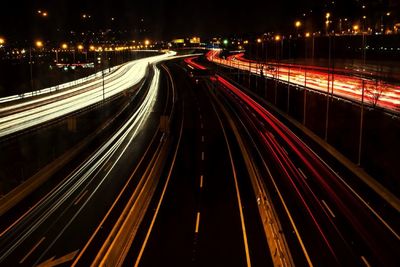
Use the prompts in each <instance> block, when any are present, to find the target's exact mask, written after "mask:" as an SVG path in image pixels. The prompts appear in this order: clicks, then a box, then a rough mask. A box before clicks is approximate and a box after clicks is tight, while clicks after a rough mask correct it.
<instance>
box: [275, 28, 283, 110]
mask: <svg viewBox="0 0 400 267" xmlns="http://www.w3.org/2000/svg"><path fill="white" fill-rule="evenodd" d="M278 44H279V45H282V46H283V38H282V37H281V36H280V35H276V36H275V57H276V63H277V64H276V77H275V96H274V97H275V101H274V103H275V105H276V104H277V101H278V80H279V63H280V61H279V58H280V57H279V50H280V49H279V48H280V47H279V46H278Z"/></svg>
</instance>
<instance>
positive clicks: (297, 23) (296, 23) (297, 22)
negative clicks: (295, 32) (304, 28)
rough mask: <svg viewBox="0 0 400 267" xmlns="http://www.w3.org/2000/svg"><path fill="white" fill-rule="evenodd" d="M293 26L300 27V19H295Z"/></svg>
mask: <svg viewBox="0 0 400 267" xmlns="http://www.w3.org/2000/svg"><path fill="white" fill-rule="evenodd" d="M294 26H295V27H296V28H299V27H301V21H300V20H298V21H296V22H295V23H294Z"/></svg>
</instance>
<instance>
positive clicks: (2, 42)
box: [0, 37, 6, 45]
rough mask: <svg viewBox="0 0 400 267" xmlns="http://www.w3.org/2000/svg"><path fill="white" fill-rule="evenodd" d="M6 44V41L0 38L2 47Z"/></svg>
mask: <svg viewBox="0 0 400 267" xmlns="http://www.w3.org/2000/svg"><path fill="white" fill-rule="evenodd" d="M5 43H6V39H4V38H3V37H0V45H4V44H5Z"/></svg>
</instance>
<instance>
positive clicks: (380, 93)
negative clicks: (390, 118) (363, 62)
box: [207, 50, 400, 113]
mask: <svg viewBox="0 0 400 267" xmlns="http://www.w3.org/2000/svg"><path fill="white" fill-rule="evenodd" d="M220 52H221V50H211V51H210V52H208V53H207V58H208V60H210V61H213V62H216V63H218V64H221V65H225V66H229V67H232V68H237V69H241V70H245V71H250V72H251V73H255V74H258V75H261V74H262V75H263V76H264V77H268V78H273V79H278V80H280V81H282V82H285V83H291V84H293V85H297V86H301V87H304V86H306V87H307V88H310V89H313V90H315V91H319V92H322V93H329V94H333V95H335V96H338V97H341V98H345V99H349V100H352V101H356V102H362V101H364V103H365V104H369V105H372V106H379V107H381V108H384V109H387V110H390V111H392V112H395V113H399V112H400V85H396V84H390V83H386V82H384V81H379V80H373V79H371V78H367V77H366V78H362V77H358V76H351V75H349V71H348V70H341V72H340V73H339V74H338V73H337V72H336V70H335V73H334V74H332V73H330V74H329V72H328V69H327V68H321V67H314V66H307V65H297V64H277V63H271V62H268V64H265V63H264V62H256V61H254V60H248V59H245V58H244V54H243V53H240V54H236V55H233V56H229V57H227V58H226V59H222V58H221V57H220V56H219V55H220ZM346 72H348V73H346ZM363 88H364V90H363ZM363 93H364V100H362V97H363Z"/></svg>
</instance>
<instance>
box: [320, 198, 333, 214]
mask: <svg viewBox="0 0 400 267" xmlns="http://www.w3.org/2000/svg"><path fill="white" fill-rule="evenodd" d="M322 204H324V206H325V208H326V209H327V210H328V211H329V213H330V214H331V216H332V217H333V218H335V214H334V213H333V212H332V210H331V209H330V208H329V206H328V204H326V202H325V200H323V199H322Z"/></svg>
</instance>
